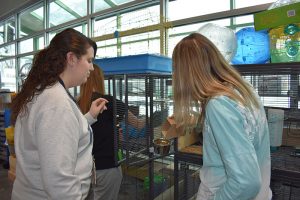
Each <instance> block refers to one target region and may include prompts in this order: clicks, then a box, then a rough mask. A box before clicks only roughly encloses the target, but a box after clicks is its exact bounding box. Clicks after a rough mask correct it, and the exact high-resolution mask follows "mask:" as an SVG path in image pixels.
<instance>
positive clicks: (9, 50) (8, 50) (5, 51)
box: [0, 44, 15, 59]
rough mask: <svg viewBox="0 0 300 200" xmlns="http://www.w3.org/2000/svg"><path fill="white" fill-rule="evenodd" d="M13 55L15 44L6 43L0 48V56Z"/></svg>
mask: <svg viewBox="0 0 300 200" xmlns="http://www.w3.org/2000/svg"><path fill="white" fill-rule="evenodd" d="M14 55H15V44H11V45H7V46H4V47H1V48H0V58H1V59H2V58H5V57H8V56H14Z"/></svg>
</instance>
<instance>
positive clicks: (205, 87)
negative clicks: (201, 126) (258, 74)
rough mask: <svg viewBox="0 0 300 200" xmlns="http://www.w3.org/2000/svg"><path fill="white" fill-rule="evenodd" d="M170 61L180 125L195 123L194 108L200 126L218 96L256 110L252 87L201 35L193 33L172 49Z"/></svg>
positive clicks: (177, 116) (177, 121)
mask: <svg viewBox="0 0 300 200" xmlns="http://www.w3.org/2000/svg"><path fill="white" fill-rule="evenodd" d="M172 61H173V91H174V105H175V108H174V113H175V120H176V123H178V124H179V125H183V126H185V127H188V126H189V125H190V124H191V119H193V120H192V121H195V117H197V116H196V115H195V114H194V112H193V108H195V107H196V108H198V110H201V112H200V117H199V116H198V117H199V118H198V117H197V118H198V120H196V121H200V123H203V120H204V115H205V107H206V104H207V103H208V101H209V99H211V98H212V97H215V96H219V95H225V96H227V97H229V98H231V99H233V100H235V101H237V102H239V103H241V104H242V105H244V106H246V107H249V108H252V106H255V107H257V108H258V107H259V103H258V100H257V99H256V97H255V95H254V93H253V90H252V88H251V86H250V85H249V84H248V83H247V82H246V81H244V79H243V78H242V77H241V76H240V74H239V73H238V72H237V71H236V70H235V69H234V68H233V67H232V66H231V65H230V64H228V63H227V61H226V60H225V59H224V57H223V56H222V55H221V53H220V52H219V51H218V49H217V48H216V46H215V45H214V44H213V43H212V42H211V41H210V40H208V39H207V38H206V37H204V36H203V35H201V34H199V33H193V34H191V35H189V36H187V37H185V38H183V39H182V40H181V41H180V42H179V43H178V44H177V45H176V47H175V49H174V52H173V55H172ZM236 91H238V93H239V94H238V93H237V92H236ZM198 115H199V114H198Z"/></svg>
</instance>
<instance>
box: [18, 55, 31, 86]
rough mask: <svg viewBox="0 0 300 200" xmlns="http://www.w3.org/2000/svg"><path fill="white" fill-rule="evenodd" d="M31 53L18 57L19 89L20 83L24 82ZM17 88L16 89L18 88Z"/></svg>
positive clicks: (29, 66) (28, 69) (29, 64)
mask: <svg viewBox="0 0 300 200" xmlns="http://www.w3.org/2000/svg"><path fill="white" fill-rule="evenodd" d="M32 60H33V55H30V56H25V57H21V58H20V60H19V61H20V68H19V71H18V79H17V80H18V81H17V82H18V88H19V89H21V86H22V84H23V83H24V81H25V79H26V77H27V75H28V73H29V71H30V69H31V65H32ZM19 89H18V90H19Z"/></svg>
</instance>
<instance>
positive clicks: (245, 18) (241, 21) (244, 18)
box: [235, 15, 254, 24]
mask: <svg viewBox="0 0 300 200" xmlns="http://www.w3.org/2000/svg"><path fill="white" fill-rule="evenodd" d="M244 23H254V19H253V15H245V16H241V17H236V18H235V24H244Z"/></svg>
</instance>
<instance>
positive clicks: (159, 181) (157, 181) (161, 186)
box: [144, 175, 168, 196]
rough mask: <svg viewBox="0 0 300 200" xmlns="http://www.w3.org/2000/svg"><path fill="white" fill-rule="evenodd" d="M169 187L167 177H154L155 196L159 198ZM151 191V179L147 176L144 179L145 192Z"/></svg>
mask: <svg viewBox="0 0 300 200" xmlns="http://www.w3.org/2000/svg"><path fill="white" fill-rule="evenodd" d="M167 187H168V185H167V180H166V178H165V177H163V176H160V175H154V196H157V195H159V194H160V193H162V192H163V191H165V190H166V189H167ZM149 189H150V183H149V177H148V176H146V177H145V179H144V190H145V191H147V192H148V191H149Z"/></svg>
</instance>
